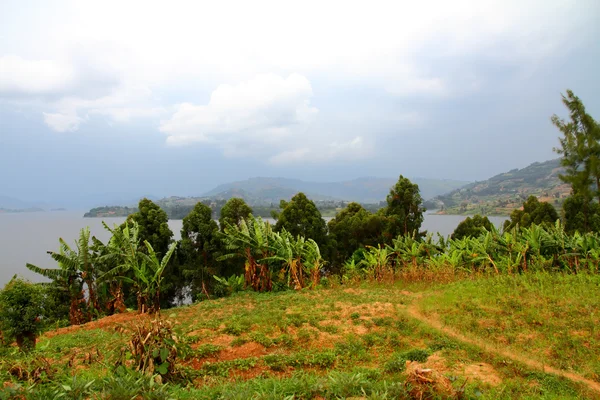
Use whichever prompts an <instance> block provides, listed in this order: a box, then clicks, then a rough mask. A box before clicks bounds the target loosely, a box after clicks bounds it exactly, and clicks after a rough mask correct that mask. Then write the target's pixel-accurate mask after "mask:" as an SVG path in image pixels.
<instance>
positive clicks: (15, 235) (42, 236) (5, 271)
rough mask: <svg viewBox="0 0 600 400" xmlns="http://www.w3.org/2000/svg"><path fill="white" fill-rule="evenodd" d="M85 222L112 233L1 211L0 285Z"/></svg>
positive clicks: (77, 216)
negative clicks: (2, 212)
mask: <svg viewBox="0 0 600 400" xmlns="http://www.w3.org/2000/svg"><path fill="white" fill-rule="evenodd" d="M465 218H466V217H463V216H460V215H434V214H426V215H425V220H424V222H423V226H422V229H423V230H427V231H429V232H439V233H440V234H442V235H444V236H447V235H449V234H451V233H452V232H453V231H454V229H455V228H456V226H457V225H458V224H459V223H460V222H461V221H462V220H464V219H465ZM505 219H506V218H505V217H490V220H491V221H492V222H493V223H494V224H495V225H497V226H500V225H501V224H502V223H503V222H504V220H505ZM124 220H125V218H105V219H104V221H106V223H107V224H108V225H109V226H111V227H112V225H113V224H120V223H122V222H123V221H124ZM182 224H183V223H182V221H181V220H170V221H169V227H170V228H171V230H172V231H173V234H174V235H175V239H179V237H180V231H181V227H182ZM86 226H89V228H90V231H91V234H92V235H94V236H96V237H97V238H98V239H100V240H101V241H103V242H106V241H107V240H108V239H109V238H110V233H109V232H108V231H106V230H105V229H104V227H103V226H102V219H100V218H83V212H75V211H64V212H39V213H18V214H0V288H1V287H3V286H4V285H5V284H6V282H8V281H9V280H10V279H11V278H12V277H13V275H15V274H19V275H21V276H23V277H25V278H27V279H30V280H32V281H39V280H40V276H39V275H37V274H35V273H33V272H31V271H29V270H28V269H27V268H26V267H25V263H31V264H34V265H37V266H38V267H41V268H55V267H56V263H55V262H54V260H52V258H50V256H49V255H48V254H47V253H46V251H48V250H52V251H57V250H58V238H59V237H62V238H63V239H65V240H66V241H67V243H69V245H71V244H73V243H74V240H75V239H77V237H78V236H79V231H80V230H81V228H84V227H86Z"/></svg>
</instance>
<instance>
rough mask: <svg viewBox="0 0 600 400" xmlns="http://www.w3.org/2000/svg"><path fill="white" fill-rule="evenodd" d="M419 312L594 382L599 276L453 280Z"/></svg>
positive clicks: (599, 350)
mask: <svg viewBox="0 0 600 400" xmlns="http://www.w3.org/2000/svg"><path fill="white" fill-rule="evenodd" d="M422 308H423V310H424V311H425V312H426V313H428V314H430V315H433V314H435V315H437V316H438V317H439V319H441V320H442V321H443V322H444V323H445V324H447V325H448V326H450V327H452V328H455V329H456V330H458V331H460V332H462V333H464V334H466V335H468V336H471V337H476V338H480V339H484V340H486V341H489V342H490V343H496V344H498V345H499V346H502V347H505V348H508V349H512V350H514V351H515V352H519V353H521V354H526V355H527V356H531V357H533V358H534V359H537V360H539V361H541V362H543V363H544V364H546V365H551V366H553V367H556V368H559V369H563V370H567V371H574V372H576V373H578V374H581V375H583V376H584V377H586V378H588V379H592V380H595V381H598V382H600V359H599V358H598V354H600V328H599V326H600V312H599V311H598V310H600V276H597V275H587V274H580V275H562V274H549V273H532V274H525V275H521V276H499V277H495V278H490V279H485V280H478V281H474V282H458V283H455V284H451V285H448V287H446V288H445V289H444V290H443V291H442V292H439V293H436V294H434V295H432V296H430V297H428V298H427V299H425V300H424V301H423V303H422Z"/></svg>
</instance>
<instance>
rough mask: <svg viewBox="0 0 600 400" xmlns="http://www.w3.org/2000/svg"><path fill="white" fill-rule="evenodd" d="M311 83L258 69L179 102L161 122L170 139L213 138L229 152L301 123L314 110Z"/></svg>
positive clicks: (279, 136)
mask: <svg viewBox="0 0 600 400" xmlns="http://www.w3.org/2000/svg"><path fill="white" fill-rule="evenodd" d="M312 95H313V92H312V87H311V85H310V82H309V81H308V79H306V78H305V77H304V76H302V75H299V74H291V75H289V76H288V77H287V78H283V77H280V76H278V75H275V74H262V75H257V76H256V77H254V78H253V79H251V80H249V81H246V82H242V83H239V84H237V85H228V84H224V85H220V86H219V87H217V89H215V90H214V91H213V92H212V94H211V96H210V101H209V102H208V104H206V105H194V104H190V103H183V104H180V105H179V106H178V107H177V110H176V112H175V113H174V114H173V115H172V117H171V118H170V119H168V120H164V121H162V122H161V124H160V128H159V129H160V131H161V132H164V133H165V134H167V143H169V144H179V145H182V144H187V143H190V142H207V143H213V144H215V145H217V146H219V147H221V148H223V149H225V150H226V151H227V152H229V153H236V152H245V151H246V150H248V147H247V146H248V145H250V146H257V145H266V146H270V145H274V144H277V143H280V142H281V141H282V140H284V139H286V140H287V139H289V138H290V136H293V135H296V134H298V133H299V132H301V131H302V130H303V129H305V128H306V127H307V126H308V125H309V124H310V123H311V122H312V121H313V120H314V119H315V117H316V115H317V113H318V110H317V109H316V108H315V107H312V106H311V105H310V98H311V97H312Z"/></svg>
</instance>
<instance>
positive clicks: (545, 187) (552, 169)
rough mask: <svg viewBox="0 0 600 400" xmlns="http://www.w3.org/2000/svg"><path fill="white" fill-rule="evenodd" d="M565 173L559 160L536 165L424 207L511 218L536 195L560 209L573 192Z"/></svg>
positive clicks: (436, 199) (441, 197)
mask: <svg viewBox="0 0 600 400" xmlns="http://www.w3.org/2000/svg"><path fill="white" fill-rule="evenodd" d="M563 171H564V170H563V168H562V167H561V165H560V158H556V159H552V160H547V161H543V162H534V163H531V164H530V165H528V166H527V167H524V168H521V169H519V168H515V169H512V170H510V171H508V172H504V173H500V174H497V175H494V176H492V177H491V178H489V179H487V180H484V181H477V182H473V183H469V184H467V185H465V186H463V187H461V188H457V189H454V190H452V191H450V192H449V193H446V194H442V195H438V196H436V197H434V198H433V199H431V200H429V201H426V202H425V207H427V208H429V209H439V210H441V212H443V213H447V214H459V215H470V214H482V215H509V214H510V213H511V212H512V211H513V210H515V209H518V208H520V207H521V206H522V205H523V202H524V201H525V200H526V199H527V198H528V197H529V196H536V197H537V198H538V199H539V200H540V201H547V202H549V203H550V204H552V205H553V206H555V207H556V208H559V207H560V206H561V205H562V202H563V201H564V199H565V198H566V197H568V196H569V194H570V191H571V186H570V185H568V184H565V183H563V182H562V181H561V180H560V178H559V175H560V174H561V173H562V172H563Z"/></svg>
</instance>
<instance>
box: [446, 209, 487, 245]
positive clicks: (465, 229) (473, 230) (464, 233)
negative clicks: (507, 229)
mask: <svg viewBox="0 0 600 400" xmlns="http://www.w3.org/2000/svg"><path fill="white" fill-rule="evenodd" d="M491 230H492V223H491V222H490V220H489V219H488V217H482V216H481V215H479V214H477V215H474V216H473V218H471V217H467V219H465V220H464V221H461V222H460V224H458V226H457V227H456V229H454V232H452V235H451V236H450V237H451V238H452V239H463V238H465V237H468V236H475V237H476V236H479V235H481V234H482V233H483V232H485V231H491Z"/></svg>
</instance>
